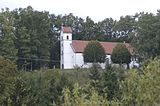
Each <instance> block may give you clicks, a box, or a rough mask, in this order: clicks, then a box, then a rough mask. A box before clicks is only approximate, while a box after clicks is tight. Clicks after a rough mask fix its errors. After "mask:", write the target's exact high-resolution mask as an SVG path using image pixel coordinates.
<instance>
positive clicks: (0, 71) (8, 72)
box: [0, 57, 17, 106]
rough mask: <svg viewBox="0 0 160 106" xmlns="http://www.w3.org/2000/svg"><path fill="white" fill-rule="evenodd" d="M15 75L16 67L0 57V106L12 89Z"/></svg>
mask: <svg viewBox="0 0 160 106" xmlns="http://www.w3.org/2000/svg"><path fill="white" fill-rule="evenodd" d="M16 75H17V70H16V65H15V64H14V63H13V62H12V61H10V60H8V59H4V58H2V57H0V95H1V96H0V105H2V106H3V105H4V104H5V102H6V100H7V98H8V96H9V94H8V93H9V92H10V88H11V87H12V82H13V79H14V77H15V76H16Z"/></svg>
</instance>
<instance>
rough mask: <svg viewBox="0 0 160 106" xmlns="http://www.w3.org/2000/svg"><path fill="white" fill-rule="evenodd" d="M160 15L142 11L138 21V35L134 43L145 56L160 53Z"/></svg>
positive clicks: (153, 55) (154, 55)
mask: <svg viewBox="0 0 160 106" xmlns="http://www.w3.org/2000/svg"><path fill="white" fill-rule="evenodd" d="M159 17H160V15H159V12H158V13H157V15H156V16H155V15H154V14H152V13H150V14H149V13H141V14H140V16H139V21H138V30H137V32H138V33H137V35H136V37H135V38H134V39H133V45H134V46H135V48H137V50H138V52H139V54H140V55H141V56H142V57H143V58H148V57H152V58H154V57H156V56H158V55H160V36H159V34H160V30H159V28H160V24H159V23H160V18H159Z"/></svg>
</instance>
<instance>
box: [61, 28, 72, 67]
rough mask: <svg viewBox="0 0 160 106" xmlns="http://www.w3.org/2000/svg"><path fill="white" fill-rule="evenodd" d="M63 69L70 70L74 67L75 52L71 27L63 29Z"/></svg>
mask: <svg viewBox="0 0 160 106" xmlns="http://www.w3.org/2000/svg"><path fill="white" fill-rule="evenodd" d="M60 37H61V40H60V42H61V45H60V47H61V69H64V68H65V69H70V68H72V67H73V58H72V57H73V56H71V55H72V54H73V50H72V48H71V44H72V29H71V27H61V36H60Z"/></svg>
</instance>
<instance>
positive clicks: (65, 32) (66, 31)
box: [61, 27, 72, 40]
mask: <svg viewBox="0 0 160 106" xmlns="http://www.w3.org/2000/svg"><path fill="white" fill-rule="evenodd" d="M61 37H62V40H72V29H71V27H62V29H61Z"/></svg>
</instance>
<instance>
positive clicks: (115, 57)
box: [111, 44, 131, 64]
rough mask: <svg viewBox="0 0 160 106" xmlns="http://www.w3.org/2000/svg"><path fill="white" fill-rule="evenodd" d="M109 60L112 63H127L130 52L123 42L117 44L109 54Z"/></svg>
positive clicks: (129, 59) (129, 58)
mask: <svg viewBox="0 0 160 106" xmlns="http://www.w3.org/2000/svg"><path fill="white" fill-rule="evenodd" d="M111 60H112V62H113V63H118V64H123V63H126V64H129V63H130V61H131V54H130V52H129V51H128V49H127V48H126V46H125V45H124V44H117V45H116V47H115V48H114V49H113V52H112V54H111Z"/></svg>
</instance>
